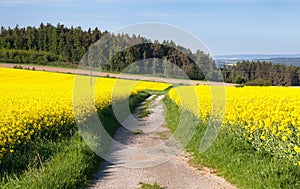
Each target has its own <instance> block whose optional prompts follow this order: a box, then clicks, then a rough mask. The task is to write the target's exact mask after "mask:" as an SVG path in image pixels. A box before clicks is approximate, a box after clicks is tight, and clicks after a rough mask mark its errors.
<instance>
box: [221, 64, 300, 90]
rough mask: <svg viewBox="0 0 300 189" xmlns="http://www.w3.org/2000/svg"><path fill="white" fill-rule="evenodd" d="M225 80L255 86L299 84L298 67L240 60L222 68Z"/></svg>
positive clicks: (299, 69) (299, 70)
mask: <svg viewBox="0 0 300 189" xmlns="http://www.w3.org/2000/svg"><path fill="white" fill-rule="evenodd" d="M222 72H223V77H224V80H225V81H226V82H230V83H237V84H246V85H255V86H270V85H275V86H299V85H300V68H299V67H296V66H285V65H282V64H272V63H270V62H260V61H251V62H250V61H245V60H244V61H242V62H238V63H236V64H235V65H233V66H224V68H222Z"/></svg>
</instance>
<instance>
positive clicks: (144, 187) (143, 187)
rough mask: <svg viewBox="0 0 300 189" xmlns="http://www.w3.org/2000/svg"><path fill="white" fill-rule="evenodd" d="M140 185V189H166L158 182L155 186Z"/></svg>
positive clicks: (141, 183)
mask: <svg viewBox="0 0 300 189" xmlns="http://www.w3.org/2000/svg"><path fill="white" fill-rule="evenodd" d="M140 185H141V187H140V189H164V188H163V187H161V186H160V185H159V184H158V183H157V182H154V183H153V184H147V183H143V182H140Z"/></svg>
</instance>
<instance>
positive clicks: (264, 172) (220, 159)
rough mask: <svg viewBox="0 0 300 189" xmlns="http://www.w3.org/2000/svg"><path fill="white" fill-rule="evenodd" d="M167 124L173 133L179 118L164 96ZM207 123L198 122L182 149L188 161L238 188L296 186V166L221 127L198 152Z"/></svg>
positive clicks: (298, 171) (299, 175)
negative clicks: (213, 137)
mask: <svg viewBox="0 0 300 189" xmlns="http://www.w3.org/2000/svg"><path fill="white" fill-rule="evenodd" d="M164 102H165V104H166V107H167V108H166V122H167V126H168V127H169V128H170V130H171V131H172V132H174V131H175V130H176V128H177V126H178V123H179V121H180V114H179V113H180V110H179V107H178V106H177V105H176V104H174V103H173V102H172V101H171V100H170V99H168V98H165V100H164ZM206 129H207V125H205V124H203V123H202V122H201V120H200V122H199V125H198V127H197V129H196V131H195V134H194V135H193V137H192V139H191V141H190V142H189V143H188V145H187V146H186V149H187V150H188V151H189V152H190V153H192V154H193V159H192V160H191V163H192V164H194V165H195V166H197V167H199V165H200V166H202V165H204V166H208V167H211V168H213V169H214V170H216V172H217V174H219V175H221V176H223V177H225V178H226V179H227V180H228V181H230V182H231V183H233V184H235V185H236V186H238V187H239V188H253V189H260V188H262V189H263V188H299V187H300V180H299V178H300V168H299V167H298V166H295V165H294V164H293V163H292V162H291V161H289V160H288V159H285V158H279V157H275V156H271V155H270V154H268V153H265V152H264V151H257V150H255V149H254V147H253V146H252V145H251V144H250V143H248V142H247V141H245V140H244V139H243V138H242V137H241V136H238V135H236V134H235V133H232V132H231V131H230V130H228V129H226V128H225V129H224V128H223V129H221V131H220V133H219V135H218V138H217V139H216V141H215V142H214V143H213V144H212V146H211V147H210V148H209V149H208V150H207V151H205V152H204V153H200V152H199V146H200V142H201V139H202V137H203V136H204V134H205V131H206Z"/></svg>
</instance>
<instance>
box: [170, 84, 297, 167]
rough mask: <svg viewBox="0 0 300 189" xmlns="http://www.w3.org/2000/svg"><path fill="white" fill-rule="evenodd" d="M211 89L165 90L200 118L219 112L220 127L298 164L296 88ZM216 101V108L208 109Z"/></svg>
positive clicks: (213, 105)
mask: <svg viewBox="0 0 300 189" xmlns="http://www.w3.org/2000/svg"><path fill="white" fill-rule="evenodd" d="M215 88H218V87H216V86H215V87H209V86H194V87H191V86H183V87H177V88H173V89H171V90H170V91H169V97H170V98H171V99H173V101H174V102H176V103H177V104H178V105H179V106H181V107H182V108H184V109H187V110H189V111H191V112H193V113H194V114H195V115H196V116H197V117H199V118H201V119H202V120H204V121H205V120H207V119H208V118H209V117H210V116H211V115H221V114H222V111H223V113H224V116H223V117H222V116H221V118H223V119H222V125H223V127H224V128H229V129H230V130H231V131H232V132H234V133H237V134H238V135H239V136H241V137H242V138H244V139H246V140H247V141H249V142H251V143H252V144H253V145H254V147H255V148H256V149H258V150H265V151H267V152H269V153H271V154H274V155H278V156H280V157H286V158H289V159H291V160H292V161H294V162H295V164H298V165H299V166H300V88H288V87H243V88H237V87H225V89H224V88H221V87H219V89H218V90H216V89H215ZM222 89H223V90H222ZM212 91H214V92H215V91H219V92H220V93H223V94H224V102H222V101H220V102H218V100H219V99H218V98H217V97H218V95H219V96H220V97H222V95H220V94H214V93H212ZM225 92H226V94H225ZM211 94H213V95H211ZM212 96H215V97H212ZM212 98H213V99H214V101H215V102H214V103H212ZM225 98H226V101H225ZM216 104H217V106H218V105H219V107H217V108H215V109H214V111H212V107H216V106H215V105H216Z"/></svg>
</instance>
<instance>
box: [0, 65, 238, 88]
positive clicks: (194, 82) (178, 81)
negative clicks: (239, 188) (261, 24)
mask: <svg viewBox="0 0 300 189" xmlns="http://www.w3.org/2000/svg"><path fill="white" fill-rule="evenodd" d="M16 65H17V66H22V67H23V68H29V69H32V68H33V67H34V69H35V70H40V71H47V72H58V73H71V74H84V75H90V71H89V70H80V69H75V68H60V67H52V66H42V65H30V64H3V63H0V67H4V68H13V67H14V66H16ZM92 74H93V76H100V77H108V76H109V77H113V78H120V79H133V80H145V81H156V82H165V83H171V84H184V85H215V86H234V84H231V83H222V82H207V81H197V80H189V79H179V78H166V77H153V76H151V75H149V76H145V75H138V74H127V73H120V74H118V73H107V72H100V71H94V72H92Z"/></svg>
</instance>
